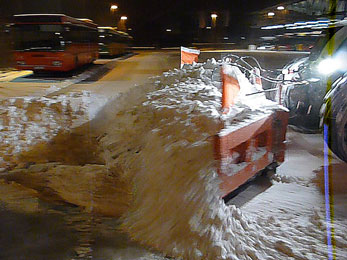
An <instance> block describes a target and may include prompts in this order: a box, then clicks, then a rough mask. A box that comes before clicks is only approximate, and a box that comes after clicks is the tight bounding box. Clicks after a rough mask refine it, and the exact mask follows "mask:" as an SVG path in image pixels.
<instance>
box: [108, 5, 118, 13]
mask: <svg viewBox="0 0 347 260" xmlns="http://www.w3.org/2000/svg"><path fill="white" fill-rule="evenodd" d="M117 9H118V5H114V4H113V5H111V7H110V11H111V13H114V12H115V11H116V10H117Z"/></svg>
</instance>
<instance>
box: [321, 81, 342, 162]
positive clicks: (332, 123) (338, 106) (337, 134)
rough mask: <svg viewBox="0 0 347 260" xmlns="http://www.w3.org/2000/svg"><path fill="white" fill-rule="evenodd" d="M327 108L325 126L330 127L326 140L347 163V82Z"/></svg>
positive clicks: (331, 99) (327, 104)
mask: <svg viewBox="0 0 347 260" xmlns="http://www.w3.org/2000/svg"><path fill="white" fill-rule="evenodd" d="M326 106H327V109H326V111H325V113H324V124H325V125H326V126H327V127H328V138H324V140H325V141H327V144H328V146H329V148H330V149H331V150H332V151H333V152H334V153H335V154H336V155H337V156H338V157H339V158H340V159H341V160H343V161H345V162H347V81H345V82H344V83H343V85H341V86H340V91H337V92H336V94H335V95H333V96H332V97H331V98H330V100H328V101H327V102H326Z"/></svg>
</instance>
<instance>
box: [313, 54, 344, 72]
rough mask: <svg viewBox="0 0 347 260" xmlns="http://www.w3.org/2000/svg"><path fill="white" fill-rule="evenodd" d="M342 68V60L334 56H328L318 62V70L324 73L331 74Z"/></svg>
mask: <svg viewBox="0 0 347 260" xmlns="http://www.w3.org/2000/svg"><path fill="white" fill-rule="evenodd" d="M340 68H341V64H340V61H339V60H337V59H332V58H326V59H324V60H322V61H321V62H320V63H319V64H318V71H319V72H320V73H322V74H324V75H330V74H332V73H333V72H334V71H337V70H338V69H340Z"/></svg>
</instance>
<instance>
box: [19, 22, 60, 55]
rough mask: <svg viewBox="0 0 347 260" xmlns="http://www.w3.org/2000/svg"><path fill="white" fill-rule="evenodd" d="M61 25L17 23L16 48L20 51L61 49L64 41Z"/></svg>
mask: <svg viewBox="0 0 347 260" xmlns="http://www.w3.org/2000/svg"><path fill="white" fill-rule="evenodd" d="M62 31H63V28H62V26H61V25H35V24H16V25H14V26H13V30H12V33H13V36H14V37H13V38H14V48H15V49H16V50H19V51H24V50H26V51H28V50H32V51H43V50H45V51H47V50H48V51H59V50H62V49H63V45H62V44H61V42H63V41H64V37H63V33H62Z"/></svg>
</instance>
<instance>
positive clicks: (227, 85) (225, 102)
mask: <svg viewBox="0 0 347 260" xmlns="http://www.w3.org/2000/svg"><path fill="white" fill-rule="evenodd" d="M221 78H222V111H223V114H227V113H228V112H229V109H230V107H231V106H232V105H234V104H235V100H236V97H237V95H238V94H239V92H240V85H239V82H238V80H237V79H235V78H234V77H232V76H230V75H228V74H226V73H224V70H223V68H222V69H221Z"/></svg>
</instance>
